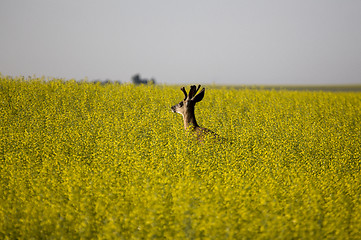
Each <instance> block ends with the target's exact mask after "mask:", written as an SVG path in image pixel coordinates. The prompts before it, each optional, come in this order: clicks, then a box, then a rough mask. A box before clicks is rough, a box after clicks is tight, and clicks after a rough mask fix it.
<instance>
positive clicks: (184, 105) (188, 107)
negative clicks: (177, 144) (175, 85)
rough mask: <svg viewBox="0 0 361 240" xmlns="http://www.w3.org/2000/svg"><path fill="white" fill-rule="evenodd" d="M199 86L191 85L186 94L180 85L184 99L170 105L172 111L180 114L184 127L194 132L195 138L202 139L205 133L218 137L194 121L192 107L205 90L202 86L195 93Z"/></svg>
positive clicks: (201, 97) (200, 98)
mask: <svg viewBox="0 0 361 240" xmlns="http://www.w3.org/2000/svg"><path fill="white" fill-rule="evenodd" d="M200 87H201V85H198V87H196V86H195V85H192V86H191V89H190V90H189V94H187V92H186V90H185V88H184V87H182V88H181V90H182V92H183V93H184V99H183V101H181V102H180V103H178V104H177V105H174V106H172V107H171V109H172V111H173V112H174V113H180V114H182V116H183V122H184V129H185V130H186V131H189V132H194V133H195V135H196V137H197V139H198V140H199V141H203V140H204V138H205V137H206V135H209V136H211V137H218V135H217V134H215V133H214V132H212V131H211V130H209V129H207V128H204V127H200V126H199V125H198V123H197V121H196V117H195V115H194V107H195V105H196V103H197V102H200V101H202V99H203V97H204V92H205V88H202V90H201V91H200V92H199V93H198V94H197V92H198V90H199V88H200Z"/></svg>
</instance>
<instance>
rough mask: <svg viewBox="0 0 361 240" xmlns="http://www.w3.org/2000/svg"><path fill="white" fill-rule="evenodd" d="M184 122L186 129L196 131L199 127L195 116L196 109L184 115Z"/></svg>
mask: <svg viewBox="0 0 361 240" xmlns="http://www.w3.org/2000/svg"><path fill="white" fill-rule="evenodd" d="M183 121H184V129H186V130H187V129H193V130H194V129H196V128H198V127H199V125H198V124H197V121H196V117H195V115H194V109H191V110H190V111H187V112H185V113H184V115H183Z"/></svg>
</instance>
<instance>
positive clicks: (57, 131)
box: [0, 76, 361, 239]
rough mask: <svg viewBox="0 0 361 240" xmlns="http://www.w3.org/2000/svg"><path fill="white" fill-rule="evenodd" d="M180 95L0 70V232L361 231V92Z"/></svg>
mask: <svg viewBox="0 0 361 240" xmlns="http://www.w3.org/2000/svg"><path fill="white" fill-rule="evenodd" d="M187 89H189V86H187ZM183 97H184V95H183V93H182V92H181V91H180V87H172V86H154V85H153V86H144V85H143V86H134V85H131V84H124V85H120V84H106V85H100V84H92V83H87V82H75V81H63V80H59V79H52V80H51V81H45V80H44V79H32V80H23V79H21V78H10V77H5V76H0V239H360V238H361V173H360V172H361V169H360V166H361V93H352V92H348V93H342V92H339V93H332V92H321V91H317V92H307V91H306V92H298V91H270V90H252V89H248V90H247V89H222V88H219V89H212V88H207V86H206V93H205V97H204V99H203V101H201V102H199V103H198V104H197V105H196V110H195V114H196V118H197V121H198V123H199V124H200V125H201V126H204V127H207V128H209V129H211V130H212V131H214V132H216V133H217V134H218V135H220V136H221V137H223V138H226V141H222V142H219V141H213V140H209V141H206V142H204V143H202V144H200V143H199V142H197V141H194V139H192V138H190V137H189V136H187V135H186V134H185V131H184V129H183V120H182V116H181V115H179V114H175V113H172V112H171V111H170V107H171V106H172V105H174V104H176V103H178V102H179V101H180V100H182V99H183Z"/></svg>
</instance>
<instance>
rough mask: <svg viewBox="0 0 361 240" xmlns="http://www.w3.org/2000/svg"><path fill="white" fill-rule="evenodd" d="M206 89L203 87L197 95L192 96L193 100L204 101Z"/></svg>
mask: <svg viewBox="0 0 361 240" xmlns="http://www.w3.org/2000/svg"><path fill="white" fill-rule="evenodd" d="M205 91H206V89H205V88H202V90H201V91H200V92H199V93H198V94H197V95H195V96H194V97H193V98H192V100H193V101H194V102H200V101H202V99H203V97H204V92H205Z"/></svg>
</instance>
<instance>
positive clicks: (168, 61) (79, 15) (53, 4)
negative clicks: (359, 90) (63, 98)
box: [0, 0, 361, 84]
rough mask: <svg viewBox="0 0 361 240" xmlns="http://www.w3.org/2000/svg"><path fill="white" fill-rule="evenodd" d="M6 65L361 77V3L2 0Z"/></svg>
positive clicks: (30, 69) (276, 79) (30, 70)
mask: <svg viewBox="0 0 361 240" xmlns="http://www.w3.org/2000/svg"><path fill="white" fill-rule="evenodd" d="M0 72H1V73H2V74H3V75H12V76H18V75H25V76H28V75H34V74H35V75H36V76H39V77H40V76H43V75H44V76H50V77H61V78H66V79H69V78H75V79H82V78H84V77H87V78H88V79H89V80H93V79H112V80H120V81H123V82H125V81H130V78H131V76H132V75H134V74H136V73H140V74H141V76H142V77H144V78H151V77H154V78H155V79H156V80H157V82H159V83H167V84H174V83H184V84H188V83H203V84H206V83H216V84H342V83H343V84H361V1H359V0H298V1H295V0H272V1H271V0H182V1H176V0H152V1H150V0H97V1H95V0H61V1H59V0H1V2H0Z"/></svg>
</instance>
